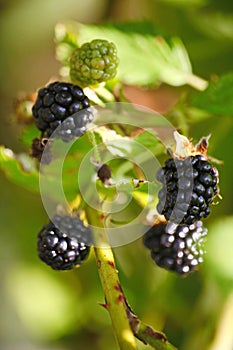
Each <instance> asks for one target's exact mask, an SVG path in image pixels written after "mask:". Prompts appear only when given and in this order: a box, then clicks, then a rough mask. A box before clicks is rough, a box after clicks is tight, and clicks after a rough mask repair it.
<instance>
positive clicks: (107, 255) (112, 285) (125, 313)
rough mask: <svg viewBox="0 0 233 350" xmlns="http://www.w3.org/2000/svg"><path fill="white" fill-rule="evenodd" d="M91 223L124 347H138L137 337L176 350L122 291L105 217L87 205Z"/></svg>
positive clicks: (108, 302)
mask: <svg viewBox="0 0 233 350" xmlns="http://www.w3.org/2000/svg"><path fill="white" fill-rule="evenodd" d="M85 210H86V216H87V219H88V222H89V223H90V224H91V225H92V227H93V230H92V231H93V235H94V243H95V248H94V249H95V256H96V262H97V267H98V273H99V277H100V281H101V284H102V288H103V291H104V294H105V303H104V304H102V306H103V307H104V308H106V309H107V310H108V312H109V314H110V317H111V320H112V325H113V328H114V331H115V335H116V338H117V341H118V344H119V347H120V349H121V350H137V345H136V342H135V337H136V338H137V339H139V340H140V341H142V342H143V343H144V344H148V345H151V346H152V347H153V348H154V349H155V350H176V348H175V347H174V346H173V345H172V344H170V343H169V342H168V341H167V338H166V336H165V335H164V334H163V333H161V332H157V331H155V330H154V329H153V328H152V327H150V326H148V325H146V324H145V323H143V322H142V321H141V320H139V319H138V317H137V316H136V315H135V314H134V312H133V311H132V310H131V308H130V306H129V304H128V302H127V300H126V297H125V295H124V292H123V290H122V287H121V284H120V280H119V277H118V271H117V269H116V265H115V260H114V255H113V252H112V249H111V247H110V245H109V243H108V241H107V237H106V234H105V230H104V216H103V214H102V213H101V212H98V211H96V210H95V209H93V208H90V207H89V206H87V207H86V209H85Z"/></svg>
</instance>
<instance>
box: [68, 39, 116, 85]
mask: <svg viewBox="0 0 233 350" xmlns="http://www.w3.org/2000/svg"><path fill="white" fill-rule="evenodd" d="M118 61H119V60H118V57H117V49H116V46H115V45H114V44H113V43H112V42H109V41H107V40H101V39H96V40H92V41H91V42H87V43H85V44H83V45H82V46H81V47H79V48H77V49H76V50H74V52H73V53H72V55H71V57H70V77H71V80H72V81H74V82H78V83H81V84H82V85H83V86H87V85H93V84H97V83H101V82H103V81H107V80H109V79H112V78H114V77H115V75H116V72H117V66H118Z"/></svg>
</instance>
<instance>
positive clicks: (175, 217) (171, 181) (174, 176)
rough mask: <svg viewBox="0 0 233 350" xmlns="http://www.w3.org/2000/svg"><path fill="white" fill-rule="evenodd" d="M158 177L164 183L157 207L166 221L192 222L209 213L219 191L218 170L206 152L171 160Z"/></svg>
mask: <svg viewBox="0 0 233 350" xmlns="http://www.w3.org/2000/svg"><path fill="white" fill-rule="evenodd" d="M157 180H158V181H160V182H162V184H163V187H162V189H161V190H160V192H159V195H158V196H159V202H158V205H157V210H158V213H159V214H163V215H164V216H165V218H166V220H169V221H171V222H174V223H185V224H188V225H190V224H192V223H194V222H195V221H197V220H200V219H202V218H206V217H207V216H208V215H209V214H210V207H209V205H210V204H211V203H212V202H213V199H214V197H215V196H216V195H217V194H218V185H217V183H218V173H217V169H216V168H215V167H213V166H211V164H210V163H209V162H208V161H207V159H206V157H204V156H203V155H200V154H199V155H194V156H188V157H186V158H184V159H179V158H174V159H173V158H170V159H168V160H167V161H166V162H165V166H164V167H162V168H160V169H159V171H158V172H157Z"/></svg>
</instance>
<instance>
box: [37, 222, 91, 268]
mask: <svg viewBox="0 0 233 350" xmlns="http://www.w3.org/2000/svg"><path fill="white" fill-rule="evenodd" d="M91 243H92V234H91V231H90V229H89V228H87V227H86V226H84V224H83V222H82V221H81V220H80V219H78V218H76V217H70V216H59V215H56V216H54V217H53V218H52V221H50V222H49V223H48V224H47V225H45V226H44V227H43V228H42V230H41V231H40V232H39V234H38V240H37V251H38V256H39V258H40V259H41V260H42V261H43V262H45V263H46V264H47V265H49V266H50V267H52V268H53V269H54V270H70V269H72V268H73V267H75V266H76V265H80V264H82V263H83V262H84V261H85V260H86V259H87V257H88V255H89V251H90V245H91Z"/></svg>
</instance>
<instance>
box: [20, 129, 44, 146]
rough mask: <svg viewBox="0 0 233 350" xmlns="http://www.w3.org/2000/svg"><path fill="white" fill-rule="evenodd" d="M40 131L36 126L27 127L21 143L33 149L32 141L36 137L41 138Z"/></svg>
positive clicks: (21, 136)
mask: <svg viewBox="0 0 233 350" xmlns="http://www.w3.org/2000/svg"><path fill="white" fill-rule="evenodd" d="M39 134H40V132H39V130H38V129H37V127H36V126H35V124H32V125H28V126H26V127H25V128H24V129H23V131H22V133H21V135H20V141H21V142H23V143H24V144H25V146H27V147H31V145H32V140H33V139H34V138H36V137H39Z"/></svg>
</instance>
